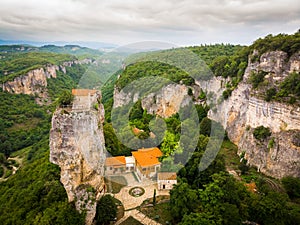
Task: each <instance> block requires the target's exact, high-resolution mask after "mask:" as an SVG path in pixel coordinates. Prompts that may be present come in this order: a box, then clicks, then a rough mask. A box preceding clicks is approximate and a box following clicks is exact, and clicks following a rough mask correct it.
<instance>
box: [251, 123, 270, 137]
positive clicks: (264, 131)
mask: <svg viewBox="0 0 300 225" xmlns="http://www.w3.org/2000/svg"><path fill="white" fill-rule="evenodd" d="M271 134H272V133H271V131H270V128H268V127H264V126H259V127H256V128H255V129H254V131H253V136H254V137H255V138H256V139H257V140H264V139H266V138H267V137H270V136H271Z"/></svg>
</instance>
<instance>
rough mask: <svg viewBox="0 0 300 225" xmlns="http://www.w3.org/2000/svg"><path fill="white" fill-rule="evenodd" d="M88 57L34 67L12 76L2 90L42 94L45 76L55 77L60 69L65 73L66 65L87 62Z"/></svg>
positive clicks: (45, 85)
mask: <svg viewBox="0 0 300 225" xmlns="http://www.w3.org/2000/svg"><path fill="white" fill-rule="evenodd" d="M91 62H92V61H91V60H90V59H84V60H81V61H78V60H75V61H70V62H64V63H62V65H59V66H57V65H49V66H46V67H44V68H39V69H34V70H31V71H29V72H27V73H26V74H24V75H21V76H19V77H16V78H14V79H13V80H12V81H7V82H5V83H4V84H3V85H2V89H3V91H7V92H9V93H15V94H28V95H34V94H37V95H39V96H41V97H42V96H43V92H44V89H45V87H47V78H56V72H57V71H59V70H60V71H62V72H63V73H66V67H71V66H72V65H74V64H89V63H91Z"/></svg>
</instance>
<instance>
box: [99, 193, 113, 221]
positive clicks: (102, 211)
mask: <svg viewBox="0 0 300 225" xmlns="http://www.w3.org/2000/svg"><path fill="white" fill-rule="evenodd" d="M116 215H117V206H116V204H115V201H114V198H113V197H111V196H110V195H104V196H103V197H102V198H101V199H100V200H99V202H98V203H97V210H96V218H95V220H96V224H97V225H106V224H109V222H110V221H112V220H113V219H114V218H115V217H116Z"/></svg>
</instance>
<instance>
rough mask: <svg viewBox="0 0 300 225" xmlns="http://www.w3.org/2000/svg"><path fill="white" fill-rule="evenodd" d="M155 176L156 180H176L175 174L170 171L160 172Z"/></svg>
mask: <svg viewBox="0 0 300 225" xmlns="http://www.w3.org/2000/svg"><path fill="white" fill-rule="evenodd" d="M157 178H158V180H176V179H177V175H176V173H172V172H161V173H158V174H157Z"/></svg>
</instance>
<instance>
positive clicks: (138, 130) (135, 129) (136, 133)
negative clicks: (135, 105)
mask: <svg viewBox="0 0 300 225" xmlns="http://www.w3.org/2000/svg"><path fill="white" fill-rule="evenodd" d="M132 131H133V133H134V134H135V135H138V134H139V133H141V132H143V130H140V129H139V128H137V127H134V128H133V129H132Z"/></svg>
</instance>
